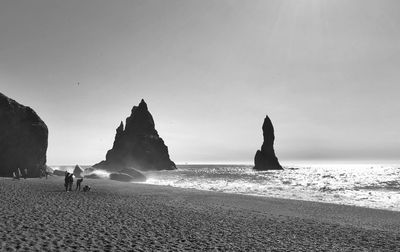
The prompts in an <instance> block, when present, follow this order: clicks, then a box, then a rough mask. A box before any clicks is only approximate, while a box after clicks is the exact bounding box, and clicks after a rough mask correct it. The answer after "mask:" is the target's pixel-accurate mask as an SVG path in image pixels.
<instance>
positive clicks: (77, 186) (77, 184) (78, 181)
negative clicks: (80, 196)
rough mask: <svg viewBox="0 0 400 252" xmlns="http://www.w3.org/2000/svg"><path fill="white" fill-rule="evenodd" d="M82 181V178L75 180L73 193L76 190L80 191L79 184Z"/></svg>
mask: <svg viewBox="0 0 400 252" xmlns="http://www.w3.org/2000/svg"><path fill="white" fill-rule="evenodd" d="M82 181H83V178H80V179H78V180H76V188H75V191H76V190H78V188H79V191H81V183H82Z"/></svg>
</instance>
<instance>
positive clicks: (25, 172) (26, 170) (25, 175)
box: [24, 168, 28, 179]
mask: <svg viewBox="0 0 400 252" xmlns="http://www.w3.org/2000/svg"><path fill="white" fill-rule="evenodd" d="M27 177H28V169H27V168H25V169H24V179H26V178H27Z"/></svg>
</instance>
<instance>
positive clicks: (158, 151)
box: [93, 99, 176, 173]
mask: <svg viewBox="0 0 400 252" xmlns="http://www.w3.org/2000/svg"><path fill="white" fill-rule="evenodd" d="M93 167H95V168H101V169H106V170H111V171H116V170H121V169H123V170H124V172H125V173H126V169H127V168H128V169H129V168H134V169H138V170H142V171H147V170H172V169H176V166H175V163H174V162H172V161H171V160H170V158H169V154H168V147H167V146H166V145H165V144H164V141H163V140H162V138H160V136H159V135H158V132H157V130H156V129H155V125H154V120H153V117H152V115H151V114H150V112H149V110H148V108H147V104H146V102H145V101H144V100H143V99H142V100H141V102H140V103H139V105H138V106H134V107H133V108H132V113H131V115H130V116H129V117H128V118H126V124H125V129H124V125H123V123H122V122H121V124H120V125H119V127H118V128H117V130H116V135H115V140H114V144H113V148H112V149H111V150H109V151H108V152H107V155H106V160H105V161H102V162H100V163H98V164H96V165H94V166H93Z"/></svg>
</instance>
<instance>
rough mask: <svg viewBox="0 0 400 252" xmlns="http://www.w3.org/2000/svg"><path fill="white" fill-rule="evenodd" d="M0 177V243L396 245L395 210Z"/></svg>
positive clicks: (398, 217)
mask: <svg viewBox="0 0 400 252" xmlns="http://www.w3.org/2000/svg"><path fill="white" fill-rule="evenodd" d="M63 183H64V182H63V178H61V177H51V178H49V179H48V180H45V179H27V180H20V181H16V180H12V179H8V178H0V250H1V251H13V250H18V251H24V250H25V251H94V250H106V251H127V250H134V251H154V250H163V251H165V250H201V251H204V250H230V251H232V250H233V251H239V250H241V251H272V250H273V251H327V250H328V251H348V250H357V251H360V250H361V251H363V250H366V251H376V250H379V251H396V250H398V249H399V247H400V212H393V211H384V210H374V209H367V208H360V207H351V206H340V205H333V204H324V203H315V202H304V201H295V200H283V199H272V198H261V197H252V196H242V195H233V194H223V193H212V192H204V191H196V190H187V189H177V188H172V187H163V186H152V185H145V184H132V183H122V182H117V181H108V180H90V179H85V180H84V182H83V184H84V185H85V184H88V185H90V186H91V187H92V190H91V191H90V192H85V193H84V192H75V191H73V192H65V191H64V190H63V189H64V188H63Z"/></svg>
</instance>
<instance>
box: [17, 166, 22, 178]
mask: <svg viewBox="0 0 400 252" xmlns="http://www.w3.org/2000/svg"><path fill="white" fill-rule="evenodd" d="M21 177H22V173H21V170H20V169H19V168H18V172H17V178H18V179H19V178H21Z"/></svg>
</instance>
